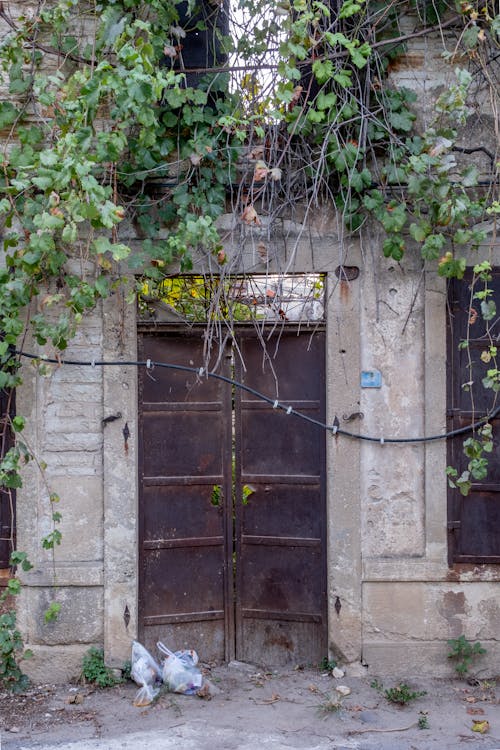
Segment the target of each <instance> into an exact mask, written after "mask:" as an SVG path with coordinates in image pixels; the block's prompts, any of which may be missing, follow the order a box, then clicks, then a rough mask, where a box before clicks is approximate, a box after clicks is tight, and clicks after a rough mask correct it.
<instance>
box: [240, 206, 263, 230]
mask: <svg viewBox="0 0 500 750" xmlns="http://www.w3.org/2000/svg"><path fill="white" fill-rule="evenodd" d="M241 219H242V221H244V222H245V224H249V225H252V224H253V225H254V226H257V227H260V224H261V221H260V219H259V216H258V214H257V211H256V210H255V208H254V207H253V205H252V204H251V203H250V204H249V205H248V206H247V207H246V208H245V209H244V210H243V213H242V214H241Z"/></svg>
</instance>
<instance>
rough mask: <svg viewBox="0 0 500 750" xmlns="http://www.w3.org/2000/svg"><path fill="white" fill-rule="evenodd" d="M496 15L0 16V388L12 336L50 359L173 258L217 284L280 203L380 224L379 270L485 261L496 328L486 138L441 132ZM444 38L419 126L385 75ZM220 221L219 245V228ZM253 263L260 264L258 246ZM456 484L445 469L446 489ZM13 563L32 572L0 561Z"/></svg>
mask: <svg viewBox="0 0 500 750" xmlns="http://www.w3.org/2000/svg"><path fill="white" fill-rule="evenodd" d="M495 6H496V3H495V2H493V0H484V1H482V2H479V1H478V0H473V2H463V1H461V0H457V1H456V2H443V1H441V0H435V1H433V2H427V1H426V0H411V1H409V2H402V0H389V2H378V1H377V0H370V1H369V2H368V1H367V0H329V1H328V2H326V1H325V2H321V1H320V0H280V2H278V3H269V2H267V0H240V2H239V3H237V4H236V3H235V4H234V7H233V6H232V7H231V9H230V8H229V4H228V2H226V1H225V0H222V1H221V2H206V3H203V4H202V9H200V8H199V7H198V8H197V7H196V3H195V2H194V0H189V1H188V2H187V3H180V2H177V1H176V0H152V1H151V2H148V3H143V2H136V1H135V0H103V1H102V2H96V1H95V0H89V2H86V3H81V2H77V0H55V2H45V1H44V0H38V2H36V3H33V5H32V7H31V8H30V10H29V11H28V10H27V11H26V12H25V13H24V14H23V15H17V16H15V15H11V12H10V10H11V9H10V4H9V3H8V2H2V3H0V21H1V23H2V27H3V36H2V39H1V43H0V70H1V72H2V79H3V84H2V86H3V93H2V98H1V100H0V131H1V133H2V136H3V149H2V164H1V176H0V217H1V220H2V224H3V256H2V257H3V261H2V264H1V265H0V332H1V340H0V388H1V389H4V390H5V391H7V392H9V391H10V392H12V391H13V389H15V388H16V386H18V385H19V384H20V382H21V371H20V368H19V362H18V357H17V355H16V350H18V349H19V348H20V346H21V343H22V341H23V340H24V336H25V335H26V331H27V330H28V329H29V330H30V331H31V335H32V336H33V337H34V340H35V341H36V342H37V343H38V344H39V345H41V346H45V345H47V346H48V347H50V348H52V349H54V350H56V352H62V351H64V349H65V348H66V347H67V346H68V342H69V341H70V340H71V338H72V337H73V336H74V335H75V332H76V330H77V328H78V325H79V324H80V323H81V321H82V319H83V317H84V316H85V314H86V313H87V312H88V311H89V310H92V309H93V308H94V307H95V306H96V305H97V304H98V303H99V302H100V300H102V299H104V298H106V297H108V296H109V295H112V294H114V293H115V290H116V289H117V287H118V286H119V285H125V286H126V288H127V293H128V295H129V299H130V300H134V299H135V298H136V296H137V295H141V294H143V293H144V289H145V284H146V285H147V287H146V288H147V289H148V290H151V289H152V288H154V287H155V285H157V286H158V287H159V288H161V284H162V283H164V279H165V277H166V276H167V275H168V272H169V270H170V268H171V267H172V266H171V264H175V267H176V268H178V269H180V270H181V271H183V272H186V271H187V272H188V271H190V270H191V269H192V268H193V263H194V262H195V260H196V259H197V258H199V257H200V256H201V257H203V258H204V259H205V261H206V264H207V265H208V267H209V268H211V269H212V272H213V274H214V278H217V279H219V278H221V279H224V278H226V279H227V278H228V277H230V276H231V274H234V273H235V272H236V270H237V269H238V264H239V258H240V255H239V254H240V253H241V252H242V248H243V244H244V238H245V233H246V232H248V231H249V230H250V229H251V228H252V227H256V226H263V225H266V226H270V225H272V222H273V220H274V219H275V218H277V217H278V216H293V215H294V212H295V211H297V210H298V208H299V207H300V211H301V215H302V216H304V215H305V216H307V214H308V212H309V211H310V210H312V209H313V208H314V207H315V206H317V205H318V204H321V203H327V204H330V205H331V206H332V207H333V208H335V210H336V211H337V212H339V214H340V215H341V216H342V218H343V220H344V223H345V227H346V231H349V232H356V231H359V230H362V228H363V226H364V225H365V224H366V223H367V222H371V221H377V222H379V223H380V225H381V226H382V228H383V229H384V231H385V239H384V242H383V253H384V255H385V256H386V257H389V258H392V259H393V260H394V261H397V262H401V261H403V259H404V254H405V253H408V252H411V253H412V254H414V253H419V254H420V256H421V258H422V262H423V263H424V264H428V263H435V264H436V266H437V269H438V273H439V274H441V275H442V276H445V277H458V278H461V277H462V276H463V274H464V272H465V268H466V264H467V261H466V257H467V255H468V254H469V253H470V251H471V250H473V249H477V248H481V249H482V250H483V249H484V250H485V252H486V257H485V258H480V259H478V265H477V270H476V278H477V280H478V283H479V282H480V283H481V284H482V287H481V288H480V287H479V286H478V285H476V286H475V287H474V289H475V291H474V294H475V295H476V299H478V300H480V307H481V313H482V315H483V318H484V319H485V320H486V321H490V320H493V318H494V317H495V315H496V308H495V302H494V300H493V298H492V296H491V293H490V290H489V287H488V280H489V271H490V270H491V265H488V263H490V260H491V259H490V258H489V257H488V237H491V236H493V237H495V236H496V234H495V233H496V222H497V217H498V213H499V204H498V200H497V193H495V190H496V189H497V187H498V169H499V166H498V161H497V160H498V152H497V148H498V125H497V126H496V129H495V128H494V132H493V145H492V146H491V147H489V146H488V147H486V146H484V145H482V144H477V146H475V145H473V146H472V148H469V147H467V148H465V147H461V146H460V132H461V129H462V128H463V127H464V126H465V124H466V122H467V118H468V117H469V116H470V115H471V114H472V111H473V110H472V102H473V100H474V99H475V101H476V102H480V104H481V103H484V102H487V104H488V107H489V109H490V110H491V112H492V120H493V121H495V118H496V122H497V124H498V121H499V106H498V105H499V101H498V97H499V90H500V89H499V86H498V77H497V76H498V47H499V34H500V15H499V14H498V12H497V10H498V9H497V8H496V7H495ZM16 7H17V6H16ZM408 18H409V19H410V26H408V24H406V26H405V24H404V23H402V22H403V21H404V19H408ZM444 29H446V30H447V32H448V36H447V37H446V43H445V47H444V50H443V66H445V65H449V66H452V67H453V69H455V70H456V81H455V84H454V85H453V86H451V87H449V88H448V89H447V90H446V91H445V92H444V93H443V94H442V95H441V96H440V97H439V98H438V99H437V102H436V105H435V108H434V112H435V118H434V121H433V122H432V123H430V124H429V125H422V123H420V122H418V120H417V111H416V109H415V100H416V97H415V95H414V93H413V92H412V91H410V90H408V89H405V88H398V87H396V86H395V85H394V84H393V82H392V79H391V75H390V73H391V66H393V65H394V64H396V63H397V60H398V59H399V58H400V56H401V55H404V53H405V49H406V47H405V45H406V44H407V42H408V40H409V39H411V38H412V37H414V36H423V37H425V36H426V35H429V34H434V35H436V34H437V35H439V34H443V30H444ZM196 35H201V36H200V37H198V36H196ZM201 38H203V39H205V40H206V49H207V54H206V57H205V60H204V62H203V63H202V64H200V63H199V61H197V62H196V64H193V63H192V61H191V60H190V59H189V51H190V50H191V49H195V48H196V44H198V46H199V39H201ZM193 39H195V45H194V47H193V45H192V44H191V46H190V40H193ZM196 40H198V41H196ZM443 40H444V36H443ZM478 155H479V156H481V159H482V161H481V164H480V165H479V166H478V158H477V157H478ZM483 162H484V163H483ZM227 212H232V214H233V216H234V231H232V232H231V233H230V237H229V238H228V236H227V235H225V234H224V230H223V229H221V225H220V223H219V222H218V220H219V219H220V217H221V216H222V215H223V214H225V213H227ZM132 235H134V236H135V239H134V240H130V237H131V236H132ZM228 248H230V251H229V249H228ZM258 251H259V255H260V257H261V258H262V260H263V261H264V262H265V261H266V260H267V258H268V255H267V246H266V242H265V241H263V242H261V243H260V244H259V247H258ZM483 261H484V262H483ZM220 288H221V289H225V288H227V285H226V286H225V285H224V282H223V283H221V287H220ZM483 357H487V358H488V360H487V361H488V364H489V367H488V371H487V376H486V378H485V380H484V381H483V382H484V385H485V387H486V388H490V389H492V390H493V391H495V392H498V390H499V389H500V379H499V370H498V361H497V349H496V344H495V343H494V342H493V341H491V342H490V344H489V347H488V349H487V350H485V353H484V355H483ZM483 361H486V360H484V359H483ZM40 366H41V367H43V363H41V365H40ZM23 428H24V419H23V417H22V416H20V415H18V416H13V415H12V413H11V410H9V409H8V410H7V411H6V413H5V414H4V415H3V417H2V421H1V429H2V445H3V448H4V449H3V450H2V454H3V458H2V462H1V464H0V485H1V486H2V487H3V488H4V490H5V491H6V492H11V491H14V490H15V489H16V488H19V487H20V486H21V483H22V480H21V474H22V468H23V465H25V464H26V463H27V462H28V461H30V460H31V459H32V454H31V451H30V449H29V447H28V446H27V444H26V442H25V441H23V439H22V435H23ZM8 436H11V437H10V438H9V441H7V437H8ZM470 441H471V442H469V443H468V444H467V445H466V446H465V450H466V452H467V455H468V456H470V460H471V468H470V473H471V474H472V476H473V477H475V476H477V472H478V471H479V472H482V471H483V470H484V452H487V451H488V450H489V449H490V446H491V435H490V433H489V432H488V428H487V427H483V428H482V432H481V434H480V435H478V436H475V437H473V438H470ZM8 443H9V444H10V445H11V447H10V448H8V449H7V445H8ZM40 468H41V470H42V471H43V470H44V467H43V465H41V466H40ZM475 472H476V473H475ZM469 480H470V477H469V476H467V477H462V478H458V477H457V476H456V475H455V476H454V475H453V470H450V481H456V483H457V485H460V484H461V489H462V490H464V489H466V488H467V487H468V486H470V481H469ZM468 483H469V484H468ZM49 495H50V499H51V504H52V506H53V504H54V498H55V497H56V496H54V495H53V494H51V493H50V492H49ZM52 519H53V524H54V526H53V530H52V532H51V533H50V534H49V535H48V536H47V537H45V539H44V540H43V545H44V547H45V548H48V549H52V550H53V549H54V547H55V546H57V545H58V543H59V542H60V532H59V531H58V529H57V524H58V523H59V522H60V519H61V515H60V513H59V512H58V511H57V510H55V509H54V507H52ZM15 554H20V553H15ZM21 563H22V564H23V566H24V565H28V564H29V562H28V561H27V560H25V559H24V558H23V559H22V560H21V562H20V560H19V559H18V558H17V557H15V556H14V557H13V558H12V564H13V565H19V564H21ZM14 587H15V584H14ZM12 593H15V592H12ZM0 627H3V625H2V626H0ZM16 643H17V642H16ZM14 647H15V648H17V646H14ZM0 679H1V676H0Z"/></svg>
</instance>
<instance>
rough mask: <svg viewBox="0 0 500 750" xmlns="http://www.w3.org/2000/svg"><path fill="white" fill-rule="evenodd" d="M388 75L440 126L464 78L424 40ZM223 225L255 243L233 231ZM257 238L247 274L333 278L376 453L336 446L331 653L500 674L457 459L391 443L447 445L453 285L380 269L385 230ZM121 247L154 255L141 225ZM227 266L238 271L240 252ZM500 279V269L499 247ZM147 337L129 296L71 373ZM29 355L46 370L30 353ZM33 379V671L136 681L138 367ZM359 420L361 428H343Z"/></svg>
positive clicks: (97, 322) (29, 392)
mask: <svg viewBox="0 0 500 750" xmlns="http://www.w3.org/2000/svg"><path fill="white" fill-rule="evenodd" d="M18 5H19V6H21V5H22V6H23V8H24V6H25V5H28V3H26V4H25V3H19V4H18ZM391 74H392V75H393V76H394V80H395V81H397V82H398V83H399V84H402V85H406V86H408V87H411V88H414V89H415V90H416V91H417V93H418V94H419V102H420V105H421V109H420V110H419V116H420V118H421V121H422V123H423V124H428V123H429V121H430V117H431V116H432V101H433V100H434V98H435V96H436V95H437V94H438V93H439V92H440V91H441V90H442V89H443V87H444V86H446V85H449V83H450V81H451V80H452V76H453V73H452V70H451V68H450V67H448V66H445V65H444V64H443V61H442V59H441V57H440V50H438V49H437V48H433V47H432V45H431V43H430V42H429V41H424V40H416V43H415V46H414V48H412V51H411V54H409V55H408V56H407V57H406V58H402V59H401V61H400V63H399V64H398V66H397V67H396V66H394V67H393V70H392V73H391ZM222 224H223V227H224V229H225V230H226V231H228V232H229V231H236V232H238V233H239V232H240V231H241V227H239V226H238V225H237V220H236V219H235V217H234V216H232V215H228V216H226V217H224V219H223V222H222ZM244 231H245V233H246V238H245V239H246V241H245V251H244V253H243V254H242V256H239V257H238V259H237V262H236V260H235V265H234V266H233V267H232V270H234V271H236V270H240V271H241V270H245V271H246V272H253V273H259V272H263V271H266V270H269V271H273V272H275V271H284V270H287V271H300V272H305V271H312V270H314V271H320V272H323V273H326V274H327V281H328V305H327V346H328V361H327V398H328V419H329V421H333V419H334V417H335V416H337V417H338V418H339V420H340V422H341V424H342V426H345V427H346V428H347V429H350V430H352V431H353V432H357V431H360V432H362V433H363V434H368V435H372V436H375V437H377V438H379V442H377V443H365V442H360V441H356V440H353V439H349V438H343V437H336V438H334V437H330V436H328V438H327V442H328V477H327V479H328V572H329V577H328V604H329V643H330V648H331V651H332V653H334V654H336V655H337V656H339V657H340V658H341V659H342V660H344V661H348V662H353V661H360V660H362V661H363V662H364V663H365V664H366V665H368V666H369V669H370V671H371V672H373V673H375V674H376V673H386V674H394V675H398V674H400V675H401V676H403V677H406V678H409V677H411V676H412V674H414V673H415V671H417V670H421V671H427V672H429V673H433V674H445V673H447V672H449V671H450V669H451V667H450V665H449V664H448V662H447V659H446V653H447V646H446V640H447V639H448V638H452V637H457V636H458V635H460V634H462V633H464V634H465V635H466V637H468V638H471V639H476V638H477V639H481V640H482V641H483V642H484V644H485V645H486V647H487V648H488V669H489V670H490V671H491V672H495V671H498V669H499V668H500V651H499V650H498V648H497V637H498V632H499V629H500V613H499V609H498V607H499V605H498V603H497V600H498V580H499V579H500V570H498V568H497V567H494V566H491V567H490V568H484V567H483V568H481V569H479V568H478V569H471V570H468V571H466V572H456V571H450V569H449V568H448V565H447V548H446V479H445V466H446V445H445V443H444V441H443V442H436V443H429V444H425V445H422V444H419V445H415V444H411V445H391V444H387V443H385V442H384V441H383V439H387V438H388V437H407V436H414V435H423V434H436V433H442V432H444V431H445V428H446V318H445V316H446V287H445V283H444V281H443V280H442V279H440V278H438V277H437V275H436V274H435V273H434V272H432V271H429V270H425V272H424V271H423V270H422V268H421V264H420V261H419V260H418V259H417V258H416V256H415V257H414V258H412V254H411V252H410V253H409V254H408V256H407V257H406V258H405V260H404V262H403V263H402V264H401V265H400V264H397V263H394V262H393V261H390V260H386V259H384V258H382V257H381V252H380V247H381V244H382V243H381V237H380V236H379V235H378V233H377V231H376V230H375V229H374V228H373V227H370V228H366V230H365V231H364V232H363V234H362V238H361V241H359V240H357V239H356V240H353V239H351V238H348V237H344V236H342V232H341V230H340V229H339V221H338V218H337V217H335V216H332V215H326V214H324V213H321V212H318V213H317V214H315V215H314V216H310V217H309V219H308V223H307V225H303V224H302V223H301V217H300V216H297V217H295V220H294V221H292V220H291V219H289V220H287V221H280V222H278V223H276V224H275V225H273V226H266V224H265V222H264V224H263V226H262V227H261V228H259V229H247V228H244ZM120 239H121V240H122V241H128V240H131V241H132V243H138V242H139V241H140V240H139V239H138V238H137V237H136V235H135V233H134V230H133V228H132V227H131V226H129V225H126V224H124V225H123V226H121V227H120ZM240 239H241V238H239V240H240ZM260 241H264V242H265V243H266V246H267V249H268V258H269V262H268V263H266V262H263V260H262V257H261V255H260V254H259V252H258V244H259V242H260ZM226 252H227V256H228V263H232V262H233V258H232V255H231V253H232V249H231V243H228V246H227V249H226ZM494 261H495V263H496V264H500V248H499V247H497V248H496V250H495V254H494ZM202 263H204V264H205V266H204V267H205V268H206V267H207V264H208V266H209V265H210V259H209V258H205V259H203V261H200V263H199V264H198V265H197V268H200V267H202ZM342 263H344V264H347V265H354V266H357V267H359V269H360V275H359V277H358V279H356V280H354V281H352V282H345V281H344V282H339V280H338V278H337V276H336V275H335V269H336V267H337V266H338V265H340V264H342ZM136 323H137V321H136V311H135V308H134V307H133V306H130V305H128V304H126V302H125V300H124V298H123V294H122V292H118V293H117V294H116V295H115V296H114V297H113V298H112V299H111V300H109V301H106V302H104V303H103V304H102V306H99V307H98V308H97V309H96V310H95V312H94V313H92V314H90V315H87V316H86V318H85V321H84V323H83V325H82V327H81V329H80V331H79V333H78V335H77V337H76V339H75V340H74V341H73V342H71V344H70V347H69V349H68V352H67V357H68V358H72V359H83V360H88V361H91V360H93V359H96V360H99V359H106V360H135V359H136V357H137V354H136ZM24 347H25V349H27V350H29V351H31V352H39V353H42V351H41V350H39V349H37V347H36V346H35V344H34V343H33V342H32V341H30V340H27V341H26V342H25V344H24ZM43 351H44V353H46V354H48V355H49V356H50V355H51V351H50V349H44V350H43ZM372 368H376V369H378V370H380V372H381V375H382V387H381V388H380V389H362V388H361V387H360V373H361V371H362V370H370V369H372ZM23 370H24V385H23V386H22V387H21V388H20V389H19V392H18V396H17V402H18V408H19V412H20V413H22V414H25V415H26V416H27V417H28V426H27V433H26V437H27V441H28V443H29V445H30V447H31V448H32V450H33V451H34V453H35V454H36V456H37V457H38V458H39V460H40V461H44V462H45V463H46V464H47V468H46V469H45V470H44V471H43V472H41V471H40V470H39V468H38V467H37V466H36V465H35V464H32V465H28V466H27V467H26V472H25V482H24V487H23V489H22V490H21V491H19V493H18V501H17V523H18V529H17V533H18V547H19V548H20V549H23V550H25V551H27V552H28V554H29V556H30V559H31V560H32V561H33V563H34V565H35V567H34V569H33V571H31V572H29V573H27V574H23V581H24V583H25V586H24V588H23V593H22V595H21V597H20V600H19V605H18V612H19V622H20V626H21V629H22V631H23V634H24V637H25V639H26V644H27V645H28V646H29V647H30V648H32V649H33V651H34V652H35V657H34V659H33V660H32V662H28V663H26V670H27V671H29V672H30V673H31V674H32V675H33V676H34V677H35V678H37V679H46V678H47V675H48V674H50V679H51V680H57V679H64V678H67V677H68V676H71V675H74V674H77V673H78V671H79V668H80V664H81V657H82V655H83V653H84V652H85V651H86V650H87V648H88V647H89V645H93V644H95V645H102V644H104V646H105V652H106V659H107V662H108V663H109V664H111V665H113V666H119V665H121V664H122V663H123V661H124V660H125V659H126V658H128V657H129V648H130V640H131V638H133V637H134V636H135V635H136V632H137V594H138V570H137V546H138V539H137V524H138V507H137V481H138V478H137V460H136V447H137V413H138V403H137V373H136V370H135V368H133V367H126V366H123V367H107V368H100V367H95V368H92V367H86V368H78V367H75V368H73V367H64V366H62V367H52V368H51V370H52V372H51V374H50V376H48V377H46V378H44V377H41V376H40V375H39V374H37V372H36V370H35V369H34V368H33V367H32V366H31V365H29V364H25V365H24V368H23ZM359 412H361V413H362V414H363V418H362V419H361V418H359V417H358V418H355V419H354V421H352V422H345V421H344V416H345V418H346V419H347V417H349V416H350V415H351V414H355V413H359ZM118 414H120V415H121V416H119V417H118V418H117V419H116V420H115V421H112V422H108V423H106V422H104V421H103V420H104V419H105V418H107V417H109V416H116V415H118ZM125 425H127V427H128V430H129V433H130V437H129V439H128V442H127V447H126V446H125V444H124V438H123V429H124V427H125ZM49 488H50V491H56V492H58V493H59V495H60V497H61V502H60V507H58V508H57V510H60V512H61V513H62V516H63V521H62V523H61V531H62V533H63V541H62V544H61V546H60V547H57V548H56V551H55V559H54V560H53V559H52V555H51V553H50V552H46V551H44V550H43V549H42V547H41V542H40V540H41V538H42V537H43V536H44V535H45V534H47V533H48V532H49V531H50V530H51V521H50V517H51V512H52V509H51V507H50V503H49V500H48V492H49ZM52 599H56V600H57V601H59V602H60V603H61V604H62V610H61V614H60V615H59V618H58V619H57V621H55V622H53V623H48V624H47V623H45V621H44V617H43V614H44V611H45V609H46V607H47V604H48V603H49V602H50V601H51V600H52ZM338 605H340V609H339V611H337V610H338ZM200 651H202V648H200Z"/></svg>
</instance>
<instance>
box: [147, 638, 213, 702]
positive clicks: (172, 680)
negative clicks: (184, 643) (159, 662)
mask: <svg viewBox="0 0 500 750" xmlns="http://www.w3.org/2000/svg"><path fill="white" fill-rule="evenodd" d="M156 645H157V647H158V649H159V651H161V652H162V654H164V655H165V661H164V662H163V669H162V677H163V682H164V683H165V685H166V686H167V687H168V689H169V690H171V691H172V693H184V694H185V695H193V693H196V692H197V691H198V690H199V689H200V688H201V685H202V682H203V677H202V675H201V672H200V670H199V669H198V667H197V666H196V665H197V664H198V654H197V653H196V651H193V650H192V649H191V650H189V651H176V652H175V653H174V652H172V651H170V650H169V649H168V648H167V647H166V646H165V645H164V644H163V643H162V642H161V641H158V643H157V644H156Z"/></svg>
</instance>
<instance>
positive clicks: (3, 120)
mask: <svg viewBox="0 0 500 750" xmlns="http://www.w3.org/2000/svg"><path fill="white" fill-rule="evenodd" d="M19 115H20V112H19V110H18V109H17V108H16V107H14V105H13V104H12V102H8V101H0V129H1V130H3V129H4V128H8V127H9V125H12V123H14V122H15V121H16V119H17V118H18V117H19Z"/></svg>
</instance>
